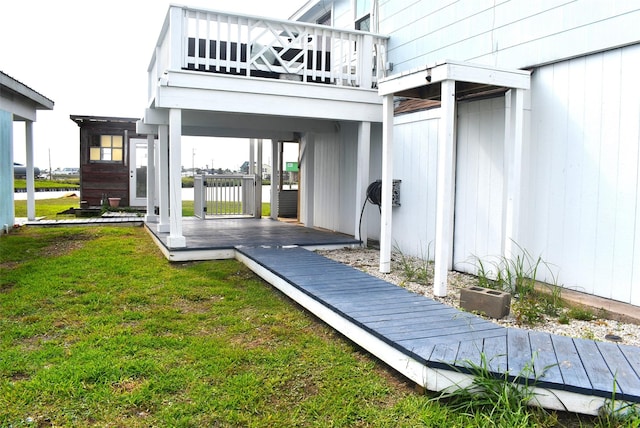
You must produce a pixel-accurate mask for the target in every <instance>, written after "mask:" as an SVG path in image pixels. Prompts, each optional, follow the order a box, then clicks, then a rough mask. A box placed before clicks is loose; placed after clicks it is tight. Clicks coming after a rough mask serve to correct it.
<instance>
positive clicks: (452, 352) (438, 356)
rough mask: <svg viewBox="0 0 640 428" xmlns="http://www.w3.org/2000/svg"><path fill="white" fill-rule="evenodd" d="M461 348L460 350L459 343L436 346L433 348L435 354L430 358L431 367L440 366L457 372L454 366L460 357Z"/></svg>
mask: <svg viewBox="0 0 640 428" xmlns="http://www.w3.org/2000/svg"><path fill="white" fill-rule="evenodd" d="M459 348H460V343H459V342H454V343H440V344H437V345H435V347H434V348H433V352H432V353H431V356H430V357H429V360H430V364H429V365H430V366H431V367H434V366H440V367H442V368H447V369H451V370H455V368H454V364H455V360H456V355H458V349H459ZM434 363H436V364H434Z"/></svg>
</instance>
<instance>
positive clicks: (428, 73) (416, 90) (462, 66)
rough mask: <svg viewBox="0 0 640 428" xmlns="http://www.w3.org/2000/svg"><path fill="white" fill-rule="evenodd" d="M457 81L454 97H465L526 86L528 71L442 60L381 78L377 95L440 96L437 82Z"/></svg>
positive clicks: (528, 78)
mask: <svg viewBox="0 0 640 428" xmlns="http://www.w3.org/2000/svg"><path fill="white" fill-rule="evenodd" d="M445 80H453V81H456V82H459V85H458V86H459V87H457V88H456V96H457V97H459V96H466V95H472V94H477V93H481V92H486V91H490V90H494V89H497V88H509V89H525V90H526V89H529V88H530V81H531V72H529V71H526V70H507V69H499V68H495V67H490V66H486V65H478V64H469V63H465V62H456V61H442V62H438V63H435V64H432V65H425V66H423V67H420V68H416V69H413V70H409V71H407V72H403V73H399V74H396V75H393V76H389V77H386V78H383V79H381V80H380V82H379V83H378V94H379V95H381V96H385V95H394V96H396V97H406V98H421V99H440V97H441V85H438V84H437V83H441V82H443V81H445Z"/></svg>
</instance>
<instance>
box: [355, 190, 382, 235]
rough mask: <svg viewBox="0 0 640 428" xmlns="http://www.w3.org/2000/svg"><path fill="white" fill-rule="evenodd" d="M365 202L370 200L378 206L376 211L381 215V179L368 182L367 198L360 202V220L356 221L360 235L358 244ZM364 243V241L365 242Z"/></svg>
mask: <svg viewBox="0 0 640 428" xmlns="http://www.w3.org/2000/svg"><path fill="white" fill-rule="evenodd" d="M367 202H371V203H372V204H373V205H377V206H378V211H380V215H382V207H381V205H382V180H376V181H374V182H373V183H371V184H369V187H367V199H365V201H364V204H362V211H360V222H359V223H358V236H359V237H360V245H362V244H363V242H362V216H363V214H364V208H365V207H366V206H367ZM365 245H366V243H365Z"/></svg>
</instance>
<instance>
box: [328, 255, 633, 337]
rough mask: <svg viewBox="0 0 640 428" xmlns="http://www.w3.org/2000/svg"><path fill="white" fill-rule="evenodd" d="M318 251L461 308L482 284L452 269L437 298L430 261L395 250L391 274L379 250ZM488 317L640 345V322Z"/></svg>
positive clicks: (509, 323) (502, 322)
mask: <svg viewBox="0 0 640 428" xmlns="http://www.w3.org/2000/svg"><path fill="white" fill-rule="evenodd" d="M318 253H319V254H322V255H323V256H325V257H327V258H330V259H332V260H335V261H338V262H340V263H344V264H346V265H349V266H352V267H354V268H357V269H359V270H361V271H363V272H366V273H368V274H370V275H372V276H375V277H378V278H381V279H383V280H385V281H387V282H390V283H392V284H395V285H398V286H401V287H404V288H406V289H407V290H410V291H412V292H414V293H418V294H422V295H424V296H427V297H429V298H432V299H434V300H437V301H439V302H441V303H444V304H446V305H449V306H452V307H455V308H458V309H459V308H460V305H459V303H460V289H461V288H466V287H470V286H474V285H478V284H477V278H476V277H475V276H472V275H467V274H463V273H458V272H450V273H449V284H448V285H449V287H448V291H449V293H448V295H447V296H446V297H435V296H434V295H433V282H432V279H433V267H432V264H431V263H428V264H426V262H425V261H423V260H420V259H418V258H414V257H408V256H406V255H402V254H397V253H393V254H392V255H391V273H388V274H384V273H380V271H379V270H378V268H379V251H378V250H374V249H343V250H331V251H318ZM409 263H410V264H411V266H412V267H411V268H410V270H412V271H416V270H418V271H420V272H421V273H422V272H426V278H427V282H428V285H424V284H421V283H418V282H414V281H409V280H407V275H406V274H405V273H404V272H405V270H404V266H406V265H407V264H409ZM421 282H422V281H421ZM595 312H597V309H595ZM486 319H487V320H489V321H492V322H494V323H496V324H499V325H502V326H505V327H519V328H524V329H529V330H536V331H542V332H547V333H552V334H557V335H563V336H570V337H576V338H584V339H593V340H599V341H603V342H613V340H608V339H607V338H606V337H607V336H608V335H612V336H617V337H619V338H620V339H621V340H620V342H619V343H622V344H625V345H633V346H640V325H637V324H629V323H622V322H618V321H612V320H608V319H596V320H593V321H579V320H574V319H571V320H570V321H569V323H568V324H562V323H560V322H558V317H549V316H545V320H544V322H541V323H539V324H536V325H534V326H530V325H525V324H522V325H518V323H517V320H516V319H515V318H514V317H513V316H511V315H509V316H508V317H506V318H504V319H501V320H495V319H493V318H486Z"/></svg>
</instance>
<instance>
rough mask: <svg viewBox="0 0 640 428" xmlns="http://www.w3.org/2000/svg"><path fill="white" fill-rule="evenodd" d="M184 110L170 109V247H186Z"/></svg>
mask: <svg viewBox="0 0 640 428" xmlns="http://www.w3.org/2000/svg"><path fill="white" fill-rule="evenodd" d="M181 139H182V110H180V109H177V108H172V109H170V110H169V207H170V210H169V226H170V227H169V236H168V237H167V246H168V247H169V248H180V247H186V246H187V242H186V240H185V238H184V236H182V174H181V172H182V165H181V158H182V156H181V153H180V151H181V149H182V141H181Z"/></svg>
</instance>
